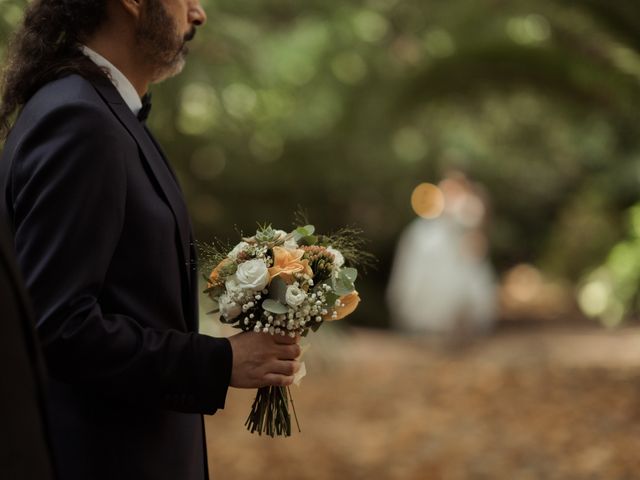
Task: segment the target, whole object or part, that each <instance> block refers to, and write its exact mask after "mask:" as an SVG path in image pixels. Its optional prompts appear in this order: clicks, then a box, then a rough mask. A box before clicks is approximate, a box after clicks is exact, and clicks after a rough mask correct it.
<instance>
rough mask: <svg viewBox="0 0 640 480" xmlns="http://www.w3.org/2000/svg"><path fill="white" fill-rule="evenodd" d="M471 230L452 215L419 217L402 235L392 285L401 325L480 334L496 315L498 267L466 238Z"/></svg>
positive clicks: (390, 295)
mask: <svg viewBox="0 0 640 480" xmlns="http://www.w3.org/2000/svg"><path fill="white" fill-rule="evenodd" d="M469 231H470V229H469V228H467V227H465V226H464V225H463V224H462V223H461V222H458V221H456V219H455V217H454V216H452V215H444V216H441V217H439V218H437V219H434V220H426V219H423V218H418V219H416V220H414V221H413V222H412V223H411V224H410V225H409V226H408V227H407V229H406V230H405V232H404V233H403V234H402V236H401V238H400V241H399V243H398V245H397V250H396V256H395V259H394V264H393V269H392V272H391V277H390V282H389V286H388V290H387V303H388V306H389V311H390V313H391V316H392V322H393V325H394V327H395V328H397V329H399V330H402V331H406V332H414V333H434V334H446V335H454V336H455V335H458V334H459V335H465V336H468V335H474V334H481V333H485V332H487V331H489V330H490V329H491V327H492V326H493V324H494V321H495V317H496V288H495V280H494V274H493V271H492V268H491V266H490V264H489V262H488V261H487V259H486V258H484V257H479V256H477V255H474V254H473V252H472V251H471V249H470V248H469V246H468V242H465V234H466V233H468V232H469Z"/></svg>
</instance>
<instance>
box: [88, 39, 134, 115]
mask: <svg viewBox="0 0 640 480" xmlns="http://www.w3.org/2000/svg"><path fill="white" fill-rule="evenodd" d="M80 48H81V50H82V53H84V54H85V55H86V56H87V57H89V58H90V59H91V60H92V61H93V63H95V64H96V65H98V66H99V67H103V68H106V69H107V71H108V72H109V76H110V77H111V82H112V83H113V86H114V87H116V90H118V93H119V94H120V96H121V97H122V99H123V100H124V102H125V103H126V104H127V106H128V107H129V109H130V110H131V111H132V112H133V114H134V115H138V112H139V111H140V109H141V108H142V101H141V100H140V97H139V96H138V92H136V89H135V88H134V87H133V85H132V84H131V82H130V81H129V79H128V78H127V77H125V76H124V74H123V73H122V72H121V71H120V70H118V69H117V68H116V67H115V66H114V65H113V64H112V63H111V62H110V61H109V60H107V59H106V58H104V57H103V56H102V55H100V54H99V53H98V52H96V51H94V50H91V49H90V48H89V47H87V46H86V45H81V46H80Z"/></svg>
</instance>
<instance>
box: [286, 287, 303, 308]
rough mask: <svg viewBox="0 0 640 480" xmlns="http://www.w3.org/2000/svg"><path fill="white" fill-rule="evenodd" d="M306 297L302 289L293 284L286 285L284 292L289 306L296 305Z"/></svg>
mask: <svg viewBox="0 0 640 480" xmlns="http://www.w3.org/2000/svg"><path fill="white" fill-rule="evenodd" d="M305 298H307V294H306V293H305V291H304V290H302V289H301V288H299V287H296V286H295V285H289V286H288V287H287V293H286V294H285V300H286V301H287V303H288V304H289V306H291V307H297V306H299V305H300V304H301V303H302V302H304V300H305Z"/></svg>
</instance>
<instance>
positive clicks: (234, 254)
mask: <svg viewBox="0 0 640 480" xmlns="http://www.w3.org/2000/svg"><path fill="white" fill-rule="evenodd" d="M248 246H249V244H248V243H247V242H240V243H239V244H237V245H236V246H235V247H233V250H231V251H230V252H229V255H227V257H229V258H230V259H232V260H235V259H236V258H238V255H240V253H241V252H242V251H243V250H244V249H245V248H247V247H248Z"/></svg>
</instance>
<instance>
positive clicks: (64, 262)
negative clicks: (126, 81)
mask: <svg viewBox="0 0 640 480" xmlns="http://www.w3.org/2000/svg"><path fill="white" fill-rule="evenodd" d="M120 128H121V127H120V126H119V124H117V123H116V121H115V119H114V118H113V117H112V116H110V115H109V112H103V111H102V110H100V109H99V108H97V107H96V106H93V105H91V104H84V103H83V104H80V103H79V104H73V105H67V106H64V107H60V108H58V109H56V110H53V111H51V112H49V113H48V114H47V115H45V116H44V117H42V118H40V119H39V120H38V121H37V122H35V123H34V125H32V127H31V128H30V129H29V130H28V132H26V134H25V135H24V136H23V138H22V139H21V140H20V142H19V144H18V147H17V148H16V151H15V154H14V161H13V170H12V177H11V179H12V184H11V186H10V189H11V195H12V199H13V210H14V227H15V232H16V250H17V253H18V260H19V263H20V265H21V266H22V269H23V272H24V275H25V280H26V283H27V286H28V289H29V292H30V294H31V296H32V300H33V304H34V307H35V310H36V313H37V319H38V332H39V335H40V338H41V340H42V344H43V352H44V355H45V359H46V361H47V367H48V369H49V371H50V373H51V374H52V375H53V376H54V377H55V378H57V379H59V380H62V381H66V382H70V383H78V384H83V385H85V386H87V387H89V388H92V389H96V390H99V391H100V392H101V393H103V394H107V395H110V396H114V397H117V398H118V399H121V400H123V401H124V402H127V403H134V404H138V403H140V404H143V405H146V406H148V405H149V404H151V405H156V406H158V407H161V408H168V409H172V410H177V411H184V412H200V413H214V412H215V410H216V409H217V408H223V407H224V401H225V397H226V392H227V388H228V384H229V379H230V375H231V364H232V357H231V347H230V344H229V342H228V340H226V339H219V338H213V337H208V336H205V335H200V334H198V333H185V332H180V331H177V330H161V329H153V328H148V327H146V325H148V324H149V322H145V321H144V320H145V319H136V318H130V317H129V316H126V315H117V314H108V315H107V314H103V312H102V311H101V308H100V303H99V296H100V291H101V288H102V285H103V283H104V280H105V276H106V274H107V271H108V268H109V264H110V260H111V257H112V256H113V254H114V251H115V249H116V247H117V244H118V240H119V237H120V233H121V230H122V226H123V220H124V211H125V204H126V201H127V198H126V178H127V176H126V163H125V162H127V161H137V158H135V159H134V158H133V154H132V152H135V153H136V155H137V146H136V145H135V143H134V141H133V139H129V137H126V138H124V139H123V135H122V132H121V130H120ZM123 142H124V143H123ZM126 142H131V144H127V143H126ZM141 248H144V246H142V245H141ZM154 274H156V272H149V276H150V278H151V277H152V276H153V275H154Z"/></svg>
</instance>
